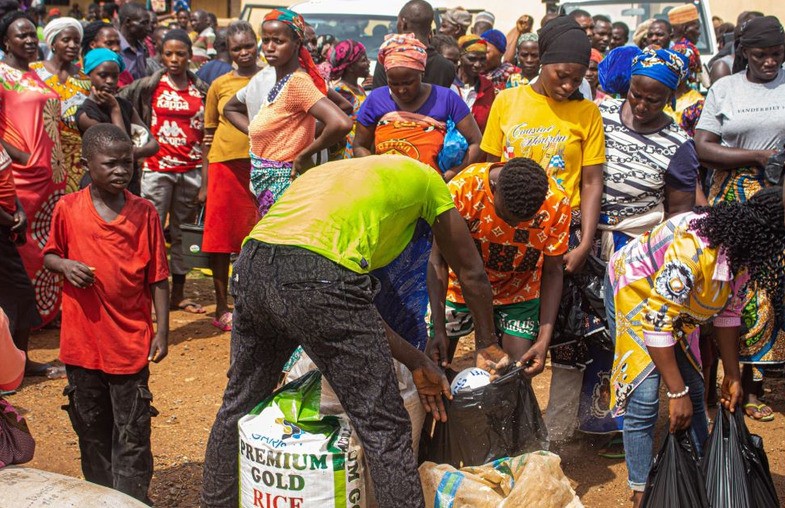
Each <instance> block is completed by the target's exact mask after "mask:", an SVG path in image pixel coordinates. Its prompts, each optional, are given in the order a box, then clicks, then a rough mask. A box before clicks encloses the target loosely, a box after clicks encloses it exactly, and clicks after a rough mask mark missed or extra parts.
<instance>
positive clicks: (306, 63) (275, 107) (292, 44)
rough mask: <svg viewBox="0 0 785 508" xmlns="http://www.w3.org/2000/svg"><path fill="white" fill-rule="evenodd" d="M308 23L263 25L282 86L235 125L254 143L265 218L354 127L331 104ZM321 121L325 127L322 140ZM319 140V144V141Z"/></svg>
mask: <svg viewBox="0 0 785 508" xmlns="http://www.w3.org/2000/svg"><path fill="white" fill-rule="evenodd" d="M304 30H305V20H303V17H302V16H300V15H299V14H297V13H295V12H293V11H290V10H288V9H274V10H272V11H270V12H269V13H268V14H267V15H266V16H265V17H264V21H263V22H262V51H263V52H264V57H265V59H266V60H267V62H268V63H269V64H270V65H271V66H273V67H274V68H275V79H276V83H275V86H273V88H272V90H270V93H268V94H267V97H266V100H265V101H264V104H263V105H262V108H261V109H260V110H259V113H257V114H256V116H255V117H254V118H253V119H251V121H250V123H249V124H246V125H235V127H237V128H238V129H240V130H245V131H247V132H248V137H249V138H250V140H251V186H252V187H253V191H254V194H256V199H257V204H258V208H259V215H261V216H264V214H265V213H267V210H268V209H269V208H270V206H272V204H273V203H274V202H275V200H276V199H278V197H279V196H280V195H281V194H283V191H285V190H286V189H287V188H289V185H290V184H291V182H292V180H293V179H294V178H295V177H296V176H297V175H298V174H300V173H303V172H305V171H306V170H308V169H309V168H310V167H311V166H313V160H312V157H313V155H314V154H317V153H319V152H320V151H321V150H323V149H326V148H328V147H330V146H332V145H334V144H335V143H337V142H339V141H341V140H343V139H344V137H345V136H346V134H348V133H349V131H350V130H351V128H352V121H351V119H350V118H349V117H347V116H346V114H345V113H344V112H343V111H341V110H340V109H339V108H338V106H336V105H335V104H333V103H332V102H331V101H330V100H329V99H327V97H326V94H327V83H326V82H325V81H324V78H322V77H321V75H320V74H319V71H318V70H317V68H316V65H315V64H314V62H313V59H312V58H311V55H310V54H309V53H308V50H307V49H306V48H305V45H304V43H303V40H304V36H303V34H304ZM316 120H319V122H321V123H322V124H324V129H323V130H322V132H321V134H319V136H318V137H316ZM314 138H316V139H314Z"/></svg>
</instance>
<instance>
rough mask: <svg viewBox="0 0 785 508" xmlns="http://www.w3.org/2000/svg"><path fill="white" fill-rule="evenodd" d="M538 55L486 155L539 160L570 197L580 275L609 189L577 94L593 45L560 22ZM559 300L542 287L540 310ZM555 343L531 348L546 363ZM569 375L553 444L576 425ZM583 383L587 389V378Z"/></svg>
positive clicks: (567, 361) (572, 361)
mask: <svg viewBox="0 0 785 508" xmlns="http://www.w3.org/2000/svg"><path fill="white" fill-rule="evenodd" d="M539 52H540V63H541V64H542V68H541V71H540V76H539V78H538V79H537V80H536V81H535V82H534V83H531V84H528V85H525V86H519V87H516V88H510V89H507V90H502V91H501V92H499V95H497V96H496V99H495V101H494V103H493V106H492V107H491V111H490V114H489V117H488V123H487V125H486V128H485V133H484V136H483V140H482V143H481V144H480V147H481V148H482V150H484V151H485V152H486V154H487V159H486V160H488V161H496V160H509V159H511V158H513V157H528V158H530V159H533V160H535V161H536V162H538V163H539V164H540V165H541V166H542V167H543V168H545V170H546V171H547V172H548V175H549V176H550V177H551V179H552V185H553V189H554V192H563V193H564V195H565V197H566V198H567V199H568V200H569V201H570V205H571V207H572V221H571V227H570V239H569V246H570V251H569V252H567V253H566V254H565V255H564V269H565V271H566V272H567V274H573V273H576V272H579V271H580V270H581V269H582V267H583V265H584V263H585V262H586V259H587V258H588V256H589V254H590V253H591V252H592V250H593V248H594V241H593V240H594V237H595V233H596V231H597V222H598V218H599V213H600V199H601V197H602V188H603V180H602V167H603V163H604V162H605V137H604V134H603V126H602V118H601V117H600V112H599V110H598V109H597V106H596V105H595V104H594V103H593V102H592V101H591V100H586V99H584V98H583V96H582V95H580V93H579V92H578V88H579V86H580V85H581V83H582V81H583V78H584V75H585V74H586V70H587V69H588V66H589V57H590V54H591V43H590V41H589V39H588V37H586V32H584V31H583V29H582V28H581V27H580V25H578V24H577V23H576V22H575V21H574V20H573V19H571V18H568V17H558V18H556V19H554V20H552V21H550V22H549V23H548V24H547V25H546V26H545V27H544V28H542V29H541V30H540V33H539ZM565 220H566V218H565ZM560 297H561V288H556V289H554V288H551V287H548V288H545V287H543V292H542V295H541V297H540V299H541V309H544V308H547V307H549V305H546V303H545V302H546V301H548V300H549V299H553V300H551V302H553V301H556V302H558V301H559V299H560ZM595 324H596V323H595ZM540 340H542V342H541V343H540ZM550 341H551V336H550V333H545V334H541V337H540V339H538V343H537V344H535V345H534V346H532V347H533V348H536V350H537V351H538V354H539V353H541V354H542V355H543V357H544V356H545V354H546V352H547V350H548V346H549V345H550ZM573 346H574V342H573ZM557 349H558V351H557ZM551 351H552V355H551V358H552V361H554V363H556V362H558V363H560V364H561V365H564V366H575V365H578V364H584V363H585V362H586V361H587V360H588V358H586V357H585V356H581V355H579V354H577V350H576V348H574V347H570V346H565V347H559V348H554V349H552V350H551ZM557 357H558V358H557ZM557 371H558V372H557ZM564 371H565V369H554V374H553V375H554V379H555V381H554V382H552V383H551V388H552V391H551V399H550V400H551V401H553V406H552V407H551V408H550V409H551V410H549V411H548V413H547V414H548V418H546V424H547V425H548V433H549V435H550V436H551V438H552V439H554V440H560V439H565V438H568V437H569V436H570V434H572V432H573V430H574V428H575V426H574V423H573V422H575V421H576V419H577V394H578V393H579V392H580V386H575V383H570V382H568V381H567V380H565V379H563V376H562V377H560V374H562V373H563V372H564ZM556 378H559V379H556ZM571 379H575V376H573V377H571ZM577 382H578V384H580V378H578V379H577ZM567 399H569V400H567ZM555 406H559V407H560V408H565V410H560V409H557V408H556V407H555Z"/></svg>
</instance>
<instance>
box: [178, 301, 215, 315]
mask: <svg viewBox="0 0 785 508" xmlns="http://www.w3.org/2000/svg"><path fill="white" fill-rule="evenodd" d="M169 309H170V310H181V311H183V312H188V313H190V314H204V313H205V312H207V311H206V310H204V307H202V306H201V305H199V304H198V303H196V302H194V301H193V300H188V299H186V300H183V301H182V302H180V303H179V304H177V305H175V306H170V307H169Z"/></svg>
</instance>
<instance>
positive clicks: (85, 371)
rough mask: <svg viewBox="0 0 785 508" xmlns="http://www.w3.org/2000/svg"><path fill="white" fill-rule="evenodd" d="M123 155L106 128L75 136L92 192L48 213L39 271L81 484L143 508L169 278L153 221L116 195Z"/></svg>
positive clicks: (121, 184) (131, 200)
mask: <svg viewBox="0 0 785 508" xmlns="http://www.w3.org/2000/svg"><path fill="white" fill-rule="evenodd" d="M132 150H133V145H132V144H131V140H130V138H129V137H128V135H127V134H126V133H125V132H124V131H123V130H122V129H120V128H118V127H117V126H115V125H112V124H99V125H95V126H93V127H90V128H89V129H88V130H87V131H86V132H85V134H84V136H83V138H82V164H83V165H84V166H86V167H87V168H88V170H89V172H90V177H91V178H92V184H90V186H89V187H87V188H86V189H83V190H81V191H79V192H75V193H73V194H69V195H67V196H65V197H63V198H62V199H61V200H60V201H59V202H58V203H57V205H56V206H55V210H54V216H53V217H52V228H51V232H50V235H49V241H48V242H47V244H46V247H45V248H44V265H45V266H46V267H47V268H48V269H50V270H52V271H54V272H57V273H60V274H62V275H63V276H64V277H65V280H66V284H65V286H64V288H63V310H62V328H61V331H60V360H61V361H62V362H63V363H64V364H65V365H66V374H67V375H68V386H67V387H66V389H65V394H66V395H68V398H69V405H68V415H69V416H70V418H71V424H72V425H73V427H74V431H75V432H76V434H77V436H78V437H79V449H80V451H81V453H82V472H83V473H84V476H85V479H86V480H88V481H91V482H93V483H97V484H99V485H105V486H107V487H111V488H114V489H117V490H119V491H121V492H124V493H126V494H128V495H130V496H133V497H135V498H136V499H139V500H140V501H143V502H146V503H148V504H150V499H149V498H148V496H147V490H148V487H149V486H150V479H151V478H152V474H153V454H152V452H151V450H150V417H151V416H152V415H154V414H155V413H156V411H155V408H153V407H152V406H151V405H150V404H151V402H152V399H153V397H152V394H151V393H150V390H149V388H148V385H147V382H148V379H149V377H150V371H149V368H148V362H150V361H153V362H156V363H157V362H160V361H161V360H163V359H164V357H165V356H166V354H167V340H168V335H169V285H168V277H169V268H168V263H167V260H166V251H165V248H164V238H163V230H162V228H161V222H160V220H159V219H158V213H157V212H156V210H155V208H154V207H153V205H151V204H150V203H149V202H148V201H147V200H145V199H142V198H140V197H137V196H134V195H133V194H131V193H130V192H128V191H127V190H126V187H127V186H128V183H129V182H130V181H131V175H132V174H133V155H132V153H133V152H132ZM151 305H153V306H154V307H155V312H156V315H157V318H158V319H157V320H158V331H157V333H155V334H154V333H153V323H152V316H151V313H150V307H151Z"/></svg>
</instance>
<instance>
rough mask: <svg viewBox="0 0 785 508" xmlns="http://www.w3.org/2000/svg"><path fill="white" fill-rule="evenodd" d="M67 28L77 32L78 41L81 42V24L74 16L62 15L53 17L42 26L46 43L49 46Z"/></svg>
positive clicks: (82, 32)
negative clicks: (61, 16)
mask: <svg viewBox="0 0 785 508" xmlns="http://www.w3.org/2000/svg"><path fill="white" fill-rule="evenodd" d="M68 28H73V29H74V30H76V31H77V32H79V41H80V42H81V40H82V37H84V28H82V24H81V23H80V22H78V21H77V20H75V19H74V18H68V17H64V18H55V19H53V20H52V21H50V22H49V23H47V24H46V26H45V27H44V40H45V41H46V45H47V46H49V47H50V48H51V47H52V44H54V42H55V39H57V36H58V35H60V34H61V33H63V30H66V29H68Z"/></svg>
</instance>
